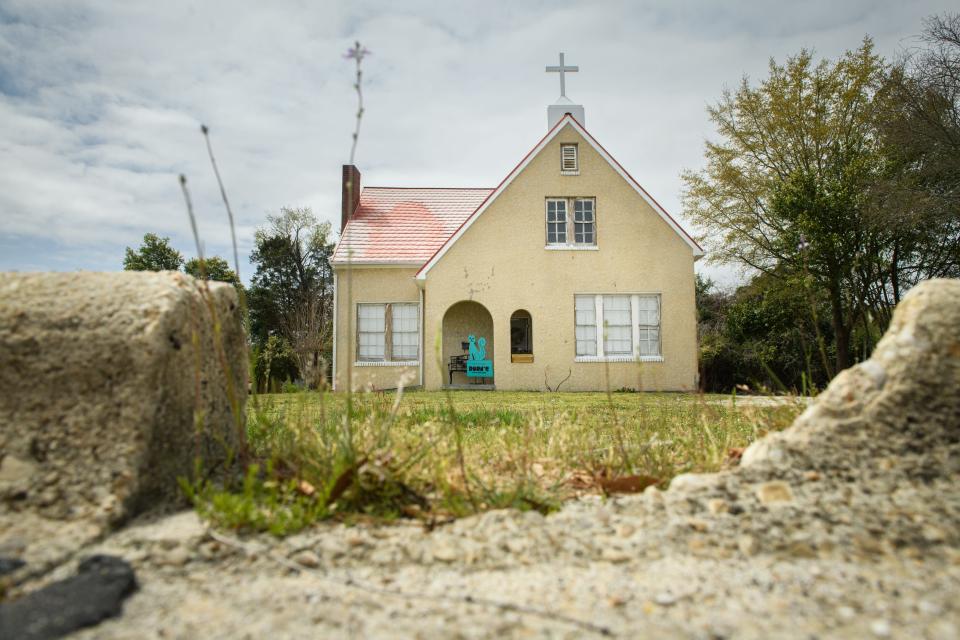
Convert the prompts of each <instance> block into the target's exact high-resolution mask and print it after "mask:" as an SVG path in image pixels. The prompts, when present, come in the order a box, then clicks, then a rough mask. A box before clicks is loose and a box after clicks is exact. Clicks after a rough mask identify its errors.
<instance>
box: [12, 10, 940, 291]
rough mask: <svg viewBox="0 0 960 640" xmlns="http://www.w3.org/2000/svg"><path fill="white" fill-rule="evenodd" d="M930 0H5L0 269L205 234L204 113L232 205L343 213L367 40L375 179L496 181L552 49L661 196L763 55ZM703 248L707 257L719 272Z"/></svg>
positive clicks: (828, 47)
mask: <svg viewBox="0 0 960 640" xmlns="http://www.w3.org/2000/svg"><path fill="white" fill-rule="evenodd" d="M953 8H954V5H953V3H951V2H946V1H944V2H941V1H938V0H920V1H916V2H904V1H903V0H843V1H841V2H838V1H837V0H827V1H815V2H797V1H793V2H779V1H774V0H767V1H757V2H748V1H737V0H726V1H724V2H707V1H706V0H695V1H689V2H674V1H671V0H662V1H636V2H629V1H623V2H603V1H595V2H565V1H563V0H553V1H551V2H539V1H530V2H523V1H520V0H507V1H503V2H501V1H490V0H488V1H484V2H477V1H476V0H473V1H470V2H457V1H442V2H441V1H439V0H432V1H429V2H419V1H404V2H396V1H393V2H391V1H384V2H336V3H334V2H330V1H327V0H316V1H312V2H311V1H306V0H304V1H298V2H293V1H291V2H280V1H277V2H269V3H267V2H257V1H250V2H240V1H235V2H218V1H212V0H208V1H203V2H182V1H180V0H167V1H165V2H160V3H158V2H156V1H155V0H152V1H150V2H138V1H132V0H130V1H127V0H125V1H123V2H120V1H111V0H105V1H102V2H96V1H80V0H69V1H63V2H54V1H47V0H0V270H21V271H28V270H58V271H62V270H75V269H96V270H117V269H119V268H120V266H121V261H122V257H123V249H124V247H125V246H128V245H130V246H136V245H137V244H138V243H139V241H140V239H141V237H142V236H143V234H144V233H146V232H155V233H158V234H161V235H166V236H170V237H171V239H172V241H173V243H174V245H175V246H176V247H177V248H179V249H180V250H181V251H182V252H183V253H184V254H185V255H186V256H188V257H189V256H191V255H193V253H194V251H193V250H192V246H193V240H192V237H191V235H190V231H189V225H188V222H187V217H186V214H185V209H184V205H183V199H182V196H181V194H180V190H179V184H178V182H177V178H176V177H177V175H178V174H179V173H184V174H186V175H187V177H188V180H189V184H190V188H191V190H192V195H193V198H194V202H195V205H196V209H197V212H198V215H199V218H200V222H199V224H200V233H201V236H202V237H203V240H204V242H205V245H206V249H207V252H208V253H215V254H220V255H224V256H227V255H229V254H230V249H229V236H230V234H229V230H228V227H227V226H226V215H225V212H224V209H223V206H222V204H221V202H220V199H219V192H218V190H217V186H216V182H215V179H214V176H213V173H212V170H211V168H210V165H209V161H208V160H207V157H206V149H205V147H204V143H203V138H202V136H201V134H200V124H201V123H206V124H207V125H208V126H210V128H211V134H212V138H213V143H214V148H215V151H216V153H217V159H218V162H219V165H220V169H221V173H222V175H223V178H224V181H225V183H226V187H227V192H228V195H229V197H230V199H231V204H232V205H233V206H234V209H235V213H236V214H237V216H238V218H239V228H238V235H239V242H240V250H241V252H242V257H241V270H242V271H244V273H243V274H242V275H243V276H244V280H247V279H248V278H249V275H250V271H251V268H250V266H249V264H248V263H247V262H246V255H247V254H248V253H249V250H250V248H251V245H252V238H253V230H254V229H255V228H256V227H257V226H258V225H260V224H262V223H263V221H264V217H265V215H266V214H267V213H270V212H275V211H277V210H278V209H279V208H280V207H282V206H290V207H310V208H312V209H313V211H314V213H316V214H317V216H318V217H320V218H321V219H328V220H330V221H336V222H335V227H336V226H338V224H339V223H338V221H339V210H340V202H339V200H340V189H339V178H340V165H341V164H343V163H344V162H345V161H346V160H347V158H348V156H349V152H350V133H351V131H352V130H353V125H354V121H353V118H354V111H355V106H356V103H355V101H356V96H355V94H354V93H353V90H352V86H351V85H352V82H353V77H352V74H353V67H352V64H351V63H350V62H349V61H346V60H344V59H343V54H344V52H345V51H346V50H347V48H348V47H349V46H350V45H351V43H352V42H353V41H354V40H357V39H359V40H360V41H362V42H363V43H364V44H365V45H366V46H368V47H369V49H370V50H371V51H372V52H373V54H372V55H371V56H370V57H369V58H368V59H367V60H366V61H365V62H364V66H365V82H364V93H365V103H366V109H367V110H366V116H365V118H364V121H363V129H362V132H361V135H360V143H359V148H358V152H357V164H358V165H359V166H360V168H361V170H362V172H363V182H364V183H365V184H371V185H384V186H491V187H492V186H495V185H496V184H497V183H498V182H499V181H500V180H501V179H502V178H503V177H504V175H506V173H507V172H508V171H509V170H510V169H512V168H513V166H514V165H515V164H516V163H517V162H518V161H519V160H520V158H521V157H522V156H523V155H524V154H525V153H526V152H527V151H528V150H529V149H530V147H532V146H533V145H534V144H535V143H536V142H537V141H538V140H539V138H540V137H541V136H542V135H543V134H544V133H545V132H546V106H547V105H548V104H549V103H551V102H553V101H554V100H555V99H556V97H557V95H558V94H559V86H558V80H557V76H556V74H547V73H545V72H544V65H546V64H556V59H557V53H558V52H559V51H561V50H562V51H565V52H566V54H567V63H568V64H577V65H579V66H580V72H579V73H577V74H573V75H571V76H569V77H568V78H569V79H568V82H567V94H568V95H569V96H570V97H571V98H572V99H573V100H574V101H575V102H579V103H582V104H583V105H584V106H585V108H586V120H587V123H586V124H587V128H588V129H589V130H590V131H591V132H592V133H593V134H594V136H595V137H596V138H597V139H598V140H599V141H600V142H601V143H602V144H603V145H604V146H605V147H606V148H607V149H608V150H609V151H610V152H611V153H612V154H613V155H614V156H615V157H616V158H617V159H618V160H619V161H620V162H621V163H622V164H623V165H624V166H625V167H626V168H627V169H628V170H629V171H630V172H631V173H632V174H633V175H634V177H636V178H637V179H638V180H639V181H640V183H641V184H643V185H644V186H645V187H646V188H647V190H648V191H650V192H651V193H652V194H653V195H654V196H655V197H656V198H657V199H658V200H659V201H660V202H661V203H662V204H663V205H664V206H665V207H666V208H667V210H668V211H670V212H672V213H673V214H674V215H675V216H679V217H680V218H681V219H682V218H683V211H682V208H681V205H680V195H681V190H682V183H681V180H680V178H679V174H680V172H681V171H682V170H683V169H684V168H697V167H699V166H700V165H701V163H702V149H703V141H704V139H705V138H708V137H710V136H712V134H713V131H712V129H711V127H710V123H709V122H708V120H707V118H706V114H705V106H706V105H707V104H708V103H712V102H715V101H716V99H717V98H718V96H719V95H720V93H721V91H722V90H723V88H724V87H725V86H732V85H735V84H736V83H737V82H738V81H739V80H740V78H741V77H742V76H743V75H745V74H746V75H748V76H750V77H752V78H761V77H763V76H764V74H765V68H766V65H767V61H768V59H769V57H770V56H773V57H776V58H777V59H780V60H782V59H783V58H784V57H785V56H787V55H790V54H793V53H796V52H797V51H798V50H799V49H801V48H803V47H807V48H812V49H814V50H815V51H816V53H817V54H819V55H821V56H825V57H835V56H837V55H838V54H840V53H841V52H843V51H844V50H846V49H850V48H854V47H856V46H857V45H858V44H859V43H860V41H861V39H862V38H863V37H864V36H865V35H870V36H871V37H873V38H874V40H875V41H876V43H877V48H878V50H879V51H880V53H882V54H884V55H887V56H893V55H896V54H897V52H898V51H900V50H902V49H903V48H905V47H910V46H912V45H913V44H915V40H914V36H915V35H916V34H917V33H918V32H919V31H920V29H921V27H922V25H921V21H922V18H923V17H925V16H928V15H930V14H934V13H942V12H944V11H947V10H950V9H953ZM698 268H701V269H703V268H706V270H707V271H708V272H710V273H712V274H713V275H714V276H715V277H716V276H719V278H720V279H721V280H722V281H725V282H728V283H729V282H733V281H734V280H735V278H736V275H735V273H733V272H730V271H722V270H721V271H717V270H715V269H713V268H711V267H702V266H701V267H698Z"/></svg>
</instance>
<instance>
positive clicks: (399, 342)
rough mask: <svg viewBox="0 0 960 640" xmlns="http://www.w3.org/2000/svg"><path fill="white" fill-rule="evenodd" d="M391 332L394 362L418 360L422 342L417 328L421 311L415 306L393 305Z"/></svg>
mask: <svg viewBox="0 0 960 640" xmlns="http://www.w3.org/2000/svg"><path fill="white" fill-rule="evenodd" d="M390 306H391V308H392V319H393V323H392V325H391V327H390V328H391V332H392V334H393V339H392V340H391V345H392V346H393V353H392V355H393V358H392V359H393V360H416V359H417V355H418V351H419V345H420V341H419V339H418V337H419V335H420V332H419V330H418V327H417V316H418V315H419V309H418V308H417V305H415V304H393V305H390Z"/></svg>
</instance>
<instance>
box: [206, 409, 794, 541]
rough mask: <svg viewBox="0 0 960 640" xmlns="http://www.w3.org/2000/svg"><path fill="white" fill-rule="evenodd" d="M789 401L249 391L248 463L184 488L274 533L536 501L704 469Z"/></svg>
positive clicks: (785, 415) (220, 514) (773, 424)
mask: <svg viewBox="0 0 960 640" xmlns="http://www.w3.org/2000/svg"><path fill="white" fill-rule="evenodd" d="M348 401H349V402H350V403H351V404H352V410H351V412H350V414H349V419H347V410H346V407H347V402H348ZM803 406H804V405H803V403H801V402H800V401H798V400H787V401H785V402H784V403H783V404H781V405H780V406H755V405H753V404H750V403H748V402H746V401H740V402H738V401H736V399H735V398H733V397H731V396H717V395H705V396H701V395H688V394H646V393H612V394H605V393H536V392H529V393H527V392H469V391H455V392H451V393H443V392H426V391H413V392H407V393H404V394H401V395H400V397H398V395H397V394H396V393H394V392H386V393H368V394H353V395H352V396H350V398H349V400H348V397H347V395H346V394H344V393H325V394H321V393H314V392H304V393H293V394H273V395H260V396H256V397H254V398H252V399H251V400H250V402H249V403H248V408H247V414H248V429H247V437H248V444H249V448H250V452H251V459H252V460H254V461H255V462H257V464H258V466H257V467H256V468H255V469H254V470H253V471H251V473H249V474H248V476H247V480H246V482H245V483H244V484H243V486H242V487H240V486H235V487H227V488H226V489H225V490H224V489H220V488H214V487H210V486H207V487H205V488H200V489H198V490H197V491H196V492H195V493H194V498H195V500H196V501H197V504H198V506H199V507H200V508H201V511H203V512H205V514H206V515H208V516H211V517H213V518H214V519H215V520H218V521H219V522H220V523H221V524H224V525H227V526H233V527H250V528H255V529H267V530H273V531H274V532H275V533H287V532H289V531H293V530H296V529H297V528H300V527H301V526H304V525H305V524H308V523H309V522H311V521H313V520H316V519H319V518H324V517H330V516H337V517H343V516H344V514H349V515H350V517H357V516H360V517H362V516H365V515H368V516H374V517H378V518H382V517H387V518H390V517H397V516H414V517H423V518H430V519H436V518H438V517H439V518H443V517H455V516H460V515H465V514H469V513H473V512H476V511H479V510H484V509H490V508H498V507H517V508H534V509H538V510H540V511H547V510H550V509H552V508H555V507H556V506H558V505H559V504H560V503H561V502H562V501H563V500H566V499H569V498H571V497H575V496H576V495H578V494H581V493H584V492H617V491H624V490H639V489H642V487H644V486H646V485H647V484H650V483H654V484H658V485H660V486H666V485H667V484H668V483H669V481H670V479H671V478H673V477H674V476H675V475H677V474H680V473H685V472H689V471H694V472H706V471H716V470H718V469H720V468H722V467H723V466H724V465H728V464H731V463H732V462H731V459H735V454H736V451H737V450H739V449H740V448H742V447H744V446H746V445H747V444H749V443H750V442H752V441H753V440H755V439H756V438H757V437H758V436H760V435H762V434H764V433H766V432H769V431H775V430H779V429H782V428H784V427H786V426H787V425H789V424H790V422H791V421H792V420H793V418H794V417H795V416H796V415H797V414H798V413H799V412H800V411H801V410H802V408H803ZM731 453H733V456H731Z"/></svg>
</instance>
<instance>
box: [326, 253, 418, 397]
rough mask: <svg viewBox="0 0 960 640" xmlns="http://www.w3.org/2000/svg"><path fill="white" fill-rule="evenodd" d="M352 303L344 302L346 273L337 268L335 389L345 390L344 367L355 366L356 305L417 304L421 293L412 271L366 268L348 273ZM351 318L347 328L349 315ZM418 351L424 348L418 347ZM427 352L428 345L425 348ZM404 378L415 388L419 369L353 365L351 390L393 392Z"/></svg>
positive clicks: (349, 301)
mask: <svg viewBox="0 0 960 640" xmlns="http://www.w3.org/2000/svg"><path fill="white" fill-rule="evenodd" d="M351 272H352V277H353V282H352V287H351V288H352V292H353V293H352V298H353V299H352V301H351V300H349V299H348V298H347V296H348V292H347V276H348V274H347V270H346V269H345V268H343V267H338V268H336V273H337V319H336V322H337V363H336V374H335V375H336V388H337V389H346V380H347V364H348V362H353V363H356V354H357V337H356V336H357V334H356V331H357V304H359V303H364V302H374V303H386V302H416V303H419V302H420V290H419V289H418V288H417V285H416V283H415V282H414V279H413V276H414V274H415V273H416V272H417V270H416V269H415V268H367V267H354V268H353V269H351ZM348 311H349V313H350V314H351V315H352V320H351V321H350V324H351V326H350V327H349V328H348V326H347V324H348V315H347V313H348ZM420 348H421V350H422V349H423V345H422V344H421V345H420ZM428 348H430V345H428ZM405 374H406V375H407V377H408V378H409V379H410V380H412V382H408V386H409V385H411V384H417V383H418V381H419V368H418V367H408V366H403V367H400V366H394V365H390V366H369V365H366V366H364V365H360V366H357V365H356V364H355V365H354V367H353V387H354V389H392V388H395V387H396V386H397V380H398V379H399V378H400V376H401V375H405Z"/></svg>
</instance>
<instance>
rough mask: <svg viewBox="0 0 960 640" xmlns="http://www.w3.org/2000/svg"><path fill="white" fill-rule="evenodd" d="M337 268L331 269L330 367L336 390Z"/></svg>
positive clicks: (333, 385)
mask: <svg viewBox="0 0 960 640" xmlns="http://www.w3.org/2000/svg"><path fill="white" fill-rule="evenodd" d="M338 295H339V292H338V291H337V270H336V269H334V270H333V366H331V367H330V375H331V377H332V378H333V380H332V381H331V383H332V384H331V386H332V387H333V390H334V391H336V390H337V322H338V320H339V318H338V317H337V296H338Z"/></svg>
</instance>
